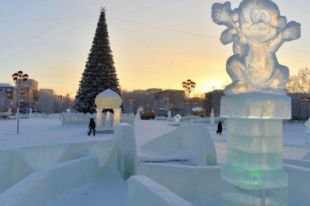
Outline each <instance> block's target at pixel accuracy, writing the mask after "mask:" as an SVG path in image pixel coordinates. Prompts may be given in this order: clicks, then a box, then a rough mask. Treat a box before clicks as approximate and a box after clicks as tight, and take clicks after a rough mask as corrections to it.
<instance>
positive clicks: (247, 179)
mask: <svg viewBox="0 0 310 206" xmlns="http://www.w3.org/2000/svg"><path fill="white" fill-rule="evenodd" d="M221 116H222V117H225V118H227V132H228V139H227V162H226V164H225V166H223V168H222V171H221V177H222V180H223V197H224V199H225V200H226V201H227V203H226V204H224V205H229V206H234V205H235V206H284V205H287V186H288V176H287V174H286V172H285V171H284V170H283V163H282V161H283V159H282V152H283V134H282V120H283V119H290V118H291V99H290V98H289V97H288V96H285V95H274V94H262V93H245V94H236V95H227V96H224V97H222V101H221Z"/></svg>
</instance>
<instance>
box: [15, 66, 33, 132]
mask: <svg viewBox="0 0 310 206" xmlns="http://www.w3.org/2000/svg"><path fill="white" fill-rule="evenodd" d="M28 77H29V76H28V74H24V73H23V71H18V72H16V73H14V74H12V79H13V80H14V82H15V88H16V106H17V111H16V113H17V134H19V119H20V111H19V110H20V87H21V83H22V82H24V81H27V80H28Z"/></svg>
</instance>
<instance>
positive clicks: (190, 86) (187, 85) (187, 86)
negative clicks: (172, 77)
mask: <svg viewBox="0 0 310 206" xmlns="http://www.w3.org/2000/svg"><path fill="white" fill-rule="evenodd" d="M182 86H183V89H184V91H185V95H186V96H187V98H188V101H189V108H188V123H189V122H190V119H189V118H190V117H189V116H190V110H191V96H190V95H191V92H192V91H193V90H194V89H195V87H196V83H195V82H193V81H192V80H190V79H188V80H186V81H184V82H182Z"/></svg>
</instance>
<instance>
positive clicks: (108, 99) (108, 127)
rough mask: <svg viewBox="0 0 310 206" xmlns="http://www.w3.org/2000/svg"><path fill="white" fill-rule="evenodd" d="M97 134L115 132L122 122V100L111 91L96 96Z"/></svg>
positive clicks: (107, 90)
mask: <svg viewBox="0 0 310 206" xmlns="http://www.w3.org/2000/svg"><path fill="white" fill-rule="evenodd" d="M95 104H96V106H97V108H96V111H97V114H96V120H97V132H99V133H100V132H101V133H110V132H113V130H114V129H113V128H114V126H115V125H117V124H119V123H120V120H121V108H120V107H121V105H122V98H121V97H120V95H119V94H117V93H116V92H114V91H113V90H111V89H106V90H104V91H103V92H101V93H99V94H98V95H97V96H96V99H95Z"/></svg>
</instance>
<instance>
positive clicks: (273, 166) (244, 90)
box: [212, 0, 300, 206]
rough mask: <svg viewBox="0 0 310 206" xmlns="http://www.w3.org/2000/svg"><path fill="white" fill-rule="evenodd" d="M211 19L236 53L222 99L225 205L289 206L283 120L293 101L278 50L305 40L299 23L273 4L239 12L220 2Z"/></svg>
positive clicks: (250, 1)
mask: <svg viewBox="0 0 310 206" xmlns="http://www.w3.org/2000/svg"><path fill="white" fill-rule="evenodd" d="M212 18H213V21H214V22H215V23H216V24H219V25H225V26H227V27H228V28H227V29H226V30H225V31H224V32H223V33H222V35H221V42H222V43H223V44H228V43H233V51H234V55H233V56H232V57H230V58H229V59H228V61H227V68H226V69H227V72H228V74H229V75H230V77H231V79H232V81H233V82H232V84H231V85H229V86H228V87H227V88H226V90H225V94H226V95H225V96H223V97H222V99H221V116H222V117H224V118H227V132H228V140H227V162H226V164H225V165H224V166H223V168H222V174H221V175H222V180H223V197H224V199H225V201H227V203H226V204H224V205H228V206H285V205H287V186H288V177H287V174H286V172H285V171H284V170H283V163H282V162H283V158H282V151H283V134H282V120H283V119H290V118H291V99H290V98H289V97H288V96H286V95H285V93H284V87H285V84H286V83H287V80H288V76H289V71H288V68H287V67H285V66H282V65H280V64H279V63H278V60H277V57H276V52H277V50H278V49H279V48H280V46H281V45H282V44H283V43H284V42H285V41H292V40H295V39H298V38H299V37H300V24H299V23H296V22H289V23H287V20H286V18H285V17H284V16H281V15H280V11H279V8H278V7H277V5H276V4H275V3H273V2H272V1H270V0H243V1H242V2H241V4H240V5H239V8H237V9H234V10H232V9H231V5H230V3H229V2H226V3H224V4H220V3H216V4H214V5H213V7H212Z"/></svg>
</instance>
